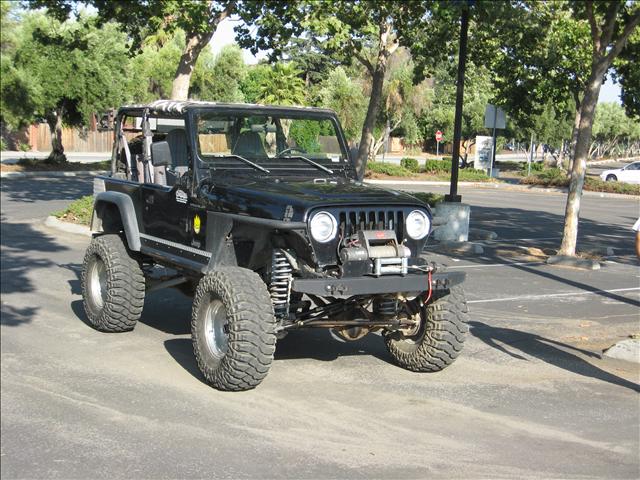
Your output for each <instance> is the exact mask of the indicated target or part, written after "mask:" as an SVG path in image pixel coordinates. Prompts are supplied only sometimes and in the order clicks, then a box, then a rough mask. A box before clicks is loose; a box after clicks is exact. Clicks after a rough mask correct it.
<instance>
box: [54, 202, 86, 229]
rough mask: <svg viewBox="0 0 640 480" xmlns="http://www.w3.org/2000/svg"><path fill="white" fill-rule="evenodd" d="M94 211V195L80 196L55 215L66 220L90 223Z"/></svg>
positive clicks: (83, 223)
mask: <svg viewBox="0 0 640 480" xmlns="http://www.w3.org/2000/svg"><path fill="white" fill-rule="evenodd" d="M92 212H93V195H87V196H86V197H81V198H78V199H77V200H74V201H73V202H71V203H70V204H69V206H68V207H67V208H66V209H64V210H62V211H60V212H55V213H54V214H53V215H54V216H55V217H57V218H58V219H59V220H62V221H64V222H71V223H79V224H80V225H89V223H91V213H92Z"/></svg>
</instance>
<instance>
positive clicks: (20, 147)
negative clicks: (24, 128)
mask: <svg viewBox="0 0 640 480" xmlns="http://www.w3.org/2000/svg"><path fill="white" fill-rule="evenodd" d="M18 150H20V151H21V152H29V151H30V150H31V145H29V144H28V143H22V142H21V143H19V144H18Z"/></svg>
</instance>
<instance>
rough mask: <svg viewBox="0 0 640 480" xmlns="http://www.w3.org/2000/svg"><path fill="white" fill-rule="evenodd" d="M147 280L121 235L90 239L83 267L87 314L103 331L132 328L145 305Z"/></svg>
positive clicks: (122, 330) (84, 297)
mask: <svg viewBox="0 0 640 480" xmlns="http://www.w3.org/2000/svg"><path fill="white" fill-rule="evenodd" d="M144 292H145V280H144V275H143V273H142V269H141V268H140V265H139V264H138V262H137V261H136V260H135V259H133V258H132V257H131V255H130V253H129V250H128V249H127V247H126V245H125V244H124V242H123V240H122V238H121V237H120V236H119V235H102V236H100V237H96V238H94V239H93V240H91V243H90V244H89V247H88V248H87V252H86V253H85V256H84V264H83V268H82V298H83V300H84V310H85V312H86V314H87V318H88V319H89V322H90V323H91V325H92V326H93V327H95V328H96V329H98V330H101V331H103V332H126V331H128V330H133V328H134V327H135V325H136V322H137V321H138V319H139V318H140V315H141V314H142V308H143V306H144Z"/></svg>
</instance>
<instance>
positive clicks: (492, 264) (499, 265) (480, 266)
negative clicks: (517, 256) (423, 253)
mask: <svg viewBox="0 0 640 480" xmlns="http://www.w3.org/2000/svg"><path fill="white" fill-rule="evenodd" d="M519 265H546V264H545V263H544V262H505V263H488V264H484V265H454V266H452V267H451V268H452V269H458V268H485V267H510V266H519Z"/></svg>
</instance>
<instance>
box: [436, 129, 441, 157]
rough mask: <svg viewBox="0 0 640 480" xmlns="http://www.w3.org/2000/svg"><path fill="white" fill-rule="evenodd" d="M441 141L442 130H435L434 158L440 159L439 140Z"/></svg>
mask: <svg viewBox="0 0 640 480" xmlns="http://www.w3.org/2000/svg"><path fill="white" fill-rule="evenodd" d="M441 141H442V132H441V131H440V130H438V131H437V132H436V158H437V159H438V160H440V142H441Z"/></svg>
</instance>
